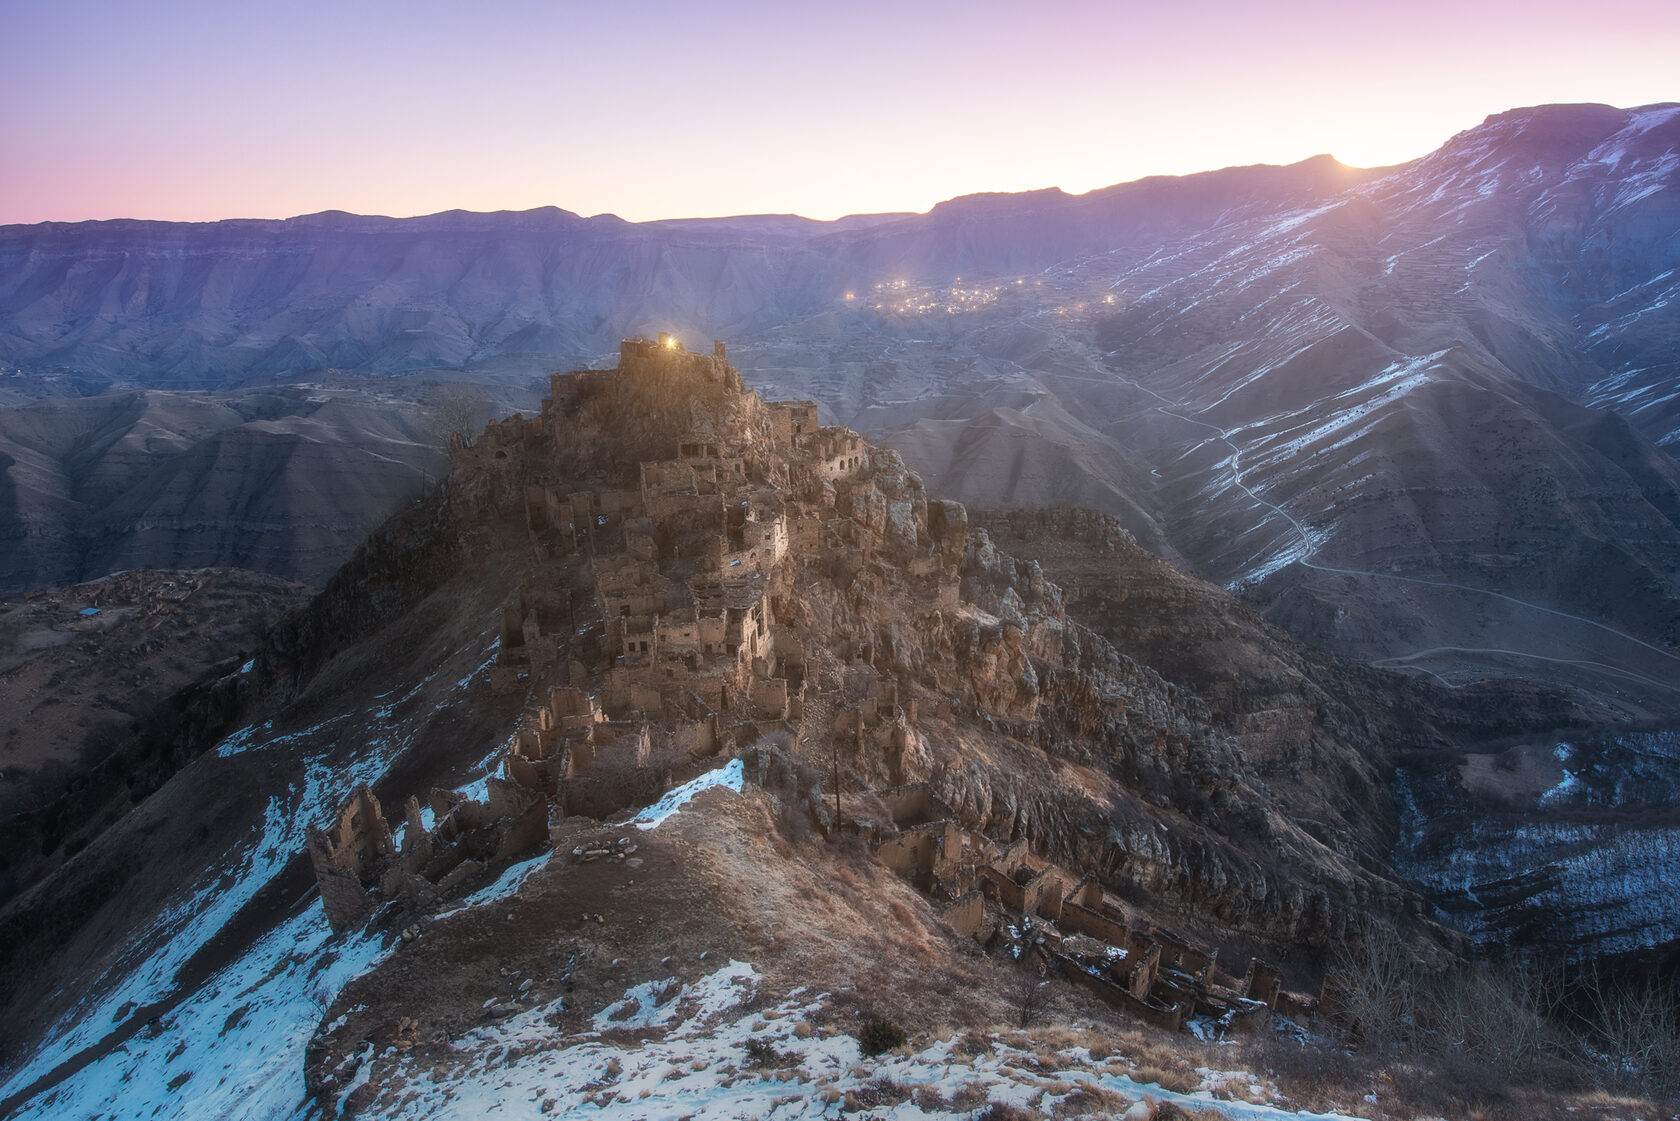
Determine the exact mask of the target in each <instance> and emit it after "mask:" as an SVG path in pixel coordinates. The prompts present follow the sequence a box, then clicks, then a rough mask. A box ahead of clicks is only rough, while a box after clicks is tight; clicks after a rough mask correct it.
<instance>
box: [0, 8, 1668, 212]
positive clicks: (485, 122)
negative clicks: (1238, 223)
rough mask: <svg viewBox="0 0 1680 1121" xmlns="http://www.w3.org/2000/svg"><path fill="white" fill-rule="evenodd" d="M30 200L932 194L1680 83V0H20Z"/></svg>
mask: <svg viewBox="0 0 1680 1121" xmlns="http://www.w3.org/2000/svg"><path fill="white" fill-rule="evenodd" d="M0 5H3V8H0V10H3V11H4V12H5V14H6V17H7V29H8V38H9V45H10V46H11V48H12V49H11V50H10V51H9V52H8V54H9V56H10V57H8V58H7V59H6V63H7V65H6V66H5V67H3V68H0V95H3V96H4V98H5V100H6V103H7V104H8V105H10V106H12V107H14V112H12V113H9V114H7V115H6V116H5V119H4V120H0V150H3V151H4V152H5V153H6V155H7V162H8V172H7V175H6V176H5V178H4V180H3V181H0V222H4V223H8V224H10V223H33V222H41V221H79V220H89V219H112V218H139V219H161V220H174V221H213V220H219V219H225V218H277V219H278V218H286V217H294V216H298V215H304V214H311V213H318V212H321V211H324V210H343V211H347V212H351V213H359V214H373V215H387V216H390V217H410V216H415V215H424V214H435V213H440V212H443V211H448V210H456V209H460V210H471V211H481V212H482V211H498V210H513V211H521V210H530V209H535V208H539V207H543V206H559V207H562V208H564V209H566V210H570V211H573V212H575V213H579V214H584V215H595V214H608V213H610V214H615V215H617V216H619V217H622V218H624V219H625V220H627V221H634V222H643V221H659V220H669V219H680V218H703V217H729V216H738V215H749V214H764V213H773V214H785V213H792V214H799V215H802V216H806V217H810V218H813V219H815V220H819V221H826V220H832V219H835V218H838V217H842V216H844V215H847V214H868V213H881V212H897V211H907V212H920V211H925V210H927V209H929V208H930V207H932V206H933V205H934V204H935V203H937V202H939V201H941V200H944V199H948V198H952V197H956V196H959V195H963V194H972V193H976V192H1018V191H1023V190H1032V189H1041V188H1044V187H1047V186H1051V185H1054V186H1059V187H1060V188H1061V189H1063V190H1065V191H1067V192H1069V193H1071V194H1081V193H1084V192H1087V191H1090V190H1092V189H1095V188H1098V187H1102V186H1108V185H1111V184H1115V183H1122V182H1128V181H1132V180H1136V179H1139V178H1144V177H1146V176H1150V175H1183V174H1192V173H1195V172H1199V171H1208V170H1214V169H1217V168H1221V167H1229V166H1241V165H1247V164H1256V163H1270V164H1291V163H1296V162H1299V161H1300V160H1302V159H1306V158H1310V157H1312V156H1315V155H1319V154H1330V155H1333V156H1335V157H1336V158H1337V159H1338V160H1341V161H1342V162H1344V163H1346V164H1348V165H1350V166H1355V167H1373V166H1385V165H1389V164H1395V163H1401V162H1404V161H1406V160H1410V159H1414V158H1416V157H1418V156H1421V155H1423V154H1425V153H1427V152H1429V151H1431V150H1432V149H1434V148H1435V147H1437V146H1438V145H1439V144H1441V143H1442V142H1443V141H1445V140H1446V139H1447V138H1448V137H1450V136H1452V135H1453V134H1455V133H1457V132H1460V131H1463V130H1464V129H1467V128H1471V127H1474V126H1475V125H1476V124H1477V123H1479V122H1480V121H1482V120H1483V119H1484V118H1486V117H1487V116H1489V115H1490V114H1494V113H1500V112H1505V111H1507V110H1510V109H1514V108H1520V107H1524V106H1529V105H1538V104H1548V103H1558V102H1583V101H1594V102H1604V103H1609V104H1615V105H1619V106H1624V107H1632V106H1637V105H1645V104H1651V103H1656V102H1662V101H1667V100H1673V99H1675V98H1676V97H1680V91H1677V90H1675V89H1673V88H1672V87H1673V82H1672V80H1671V79H1670V78H1669V77H1668V75H1669V74H1670V73H1671V71H1672V59H1673V58H1674V57H1676V55H1677V54H1680V12H1677V11H1675V10H1674V9H1673V8H1672V6H1669V5H1663V4H1658V3H1654V2H1648V0H1620V2H1612V3H1610V4H1607V5H1599V6H1598V7H1596V8H1595V9H1594V10H1593V13H1592V16H1591V19H1590V20H1584V19H1583V18H1582V16H1581V14H1580V12H1579V10H1578V8H1577V7H1576V6H1574V5H1568V4H1563V3H1557V2H1553V3H1542V4H1528V5H1524V6H1522V7H1521V8H1518V7H1515V6H1513V5H1509V4H1503V3H1485V2H1484V3H1457V4H1448V3H1444V2H1438V3H1426V4H1422V5H1417V6H1413V7H1412V8H1409V9H1408V10H1407V12H1406V13H1405V17H1404V19H1403V21H1397V20H1396V17H1395V16H1394V15H1393V14H1392V13H1388V12H1379V11H1369V12H1368V11H1361V10H1350V9H1346V8H1345V7H1342V6H1340V5H1333V4H1330V3H1327V2H1324V0H1293V2H1292V3H1290V4H1289V5H1287V6H1282V7H1274V8H1267V9H1258V8H1254V7H1253V6H1248V5H1240V4H1234V3H1227V2H1225V0H1203V2H1201V3H1197V4H1194V5H1189V6H1184V7H1180V8H1177V9H1174V10H1173V11H1170V12H1168V11H1164V10H1159V9H1154V8H1150V9H1139V10H1135V11H1127V10H1125V9H1119V8H1115V7H1113V6H1110V5H1100V4H1095V3H1083V2H1082V3H1073V4H1068V5H1059V6H1056V7H1054V8H1051V9H1046V10H1042V11H1035V12H1034V13H1032V15H1031V18H1023V17H1022V15H1021V14H1020V12H1019V10H1018V9H1013V8H1009V7H1006V6H1004V5H1001V4H986V3H979V4H964V5H960V6H959V5H954V4H944V3H937V4H929V5H920V6H917V7H916V8H914V9H913V10H901V9H898V8H894V7H892V6H890V5H886V4H878V3H863V4H859V5H854V6H851V7H848V8H846V9H844V10H829V9H822V10H802V11H789V10H787V9H785V8H782V7H779V6H775V5H769V4H763V3H758V2H756V0H735V2H732V3H728V4H725V5H721V6H717V7H713V8H710V9H707V10H704V11H702V10H698V9H693V8H690V7H685V6H682V5H676V4H671V3H668V2H649V3H642V4H632V5H621V6H616V7H614V8H613V9H612V10H610V11H602V10H597V9H596V8H595V7H592V6H586V5H576V4H544V3H537V2H535V0H506V2H503V3H500V4H495V5H490V6H486V7H481V8H476V9H474V10H472V11H470V12H469V11H468V10H466V9H462V8H459V7H456V6H453V5H449V4H445V3H414V4H401V5H399V4H395V3H392V2H389V0H379V2H374V3H368V4H363V5H357V6H354V7H350V8H344V7H340V6H336V5H331V4H327V3H322V2H313V0H312V2H308V3H302V4H288V5H284V6H280V5H255V6H241V7H238V8H228V7H226V6H220V5H212V4H207V3H199V2H189V0H176V2H174V3H164V4H160V5H151V6H146V7H135V6H130V5H123V4H119V3H115V2H113V0H71V2H68V3H64V4H59V5H53V6H50V7H48V6H41V5H31V4H25V3H21V2H19V0H0Z"/></svg>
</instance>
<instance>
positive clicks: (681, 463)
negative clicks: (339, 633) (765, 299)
mask: <svg viewBox="0 0 1680 1121" xmlns="http://www.w3.org/2000/svg"><path fill="white" fill-rule="evenodd" d="M550 391H551V392H550V396H549V397H548V398H547V399H545V400H544V402H543V409H542V413H541V415H540V416H537V417H530V418H526V417H521V416H518V415H515V416H513V417H510V418H508V419H506V420H503V421H500V422H494V423H491V424H490V425H488V426H487V427H486V429H485V431H484V434H483V435H482V436H481V437H480V438H479V439H477V440H476V441H473V442H471V443H470V444H469V443H468V442H467V441H465V440H462V439H459V438H457V439H455V440H454V441H452V444H451V468H452V470H451V478H450V485H451V487H452V488H455V489H456V490H457V491H458V492H460V493H462V494H463V495H467V496H469V501H470V502H471V503H472V504H474V505H479V506H481V507H482V508H485V509H488V510H496V511H509V510H512V511H514V512H515V516H516V517H518V518H519V520H521V521H522V522H523V523H524V527H525V530H526V533H527V539H528V543H529V548H530V552H531V556H532V558H533V563H534V564H535V565H537V566H539V567H541V566H547V568H548V570H549V571H551V572H552V573H553V578H552V580H548V581H545V580H536V581H528V582H527V584H526V586H525V587H524V589H523V591H522V593H521V595H520V597H519V599H518V601H517V602H515V603H511V604H509V606H508V607H507V608H506V609H505V610H504V611H503V612H502V614H501V616H500V618H499V619H497V620H496V623H495V625H496V635H497V652H496V658H495V661H494V663H493V664H492V666H491V668H490V686H491V690H492V692H493V693H495V694H500V695H524V696H527V697H536V698H540V701H539V702H538V703H536V704H534V705H532V706H531V707H530V708H528V709H527V710H526V712H525V714H524V716H523V717H522V718H521V720H520V722H519V725H518V728H517V730H516V732H515V734H514V735H513V737H512V738H511V741H510V744H509V746H508V749H507V750H506V752H505V754H504V756H503V758H502V760H501V763H500V771H501V773H500V775H499V776H497V777H496V778H493V779H492V780H491V797H490V799H489V801H488V802H485V803H474V802H466V803H459V804H451V805H448V806H444V805H443V804H442V803H441V802H440V801H439V800H440V799H441V798H444V797H445V796H444V795H442V794H440V793H439V792H436V791H434V792H433V794H432V796H431V797H432V800H433V802H434V805H435V808H436V823H435V824H434V825H433V826H432V827H431V828H430V829H427V828H425V827H424V826H423V824H422V823H421V821H420V818H419V816H418V812H417V803H415V802H413V801H412V800H411V803H410V811H411V812H410V813H409V814H408V815H407V820H406V824H405V828H404V832H403V838H404V840H403V849H402V852H401V853H400V854H397V853H395V852H394V850H393V849H392V844H391V840H390V831H389V828H388V827H387V826H386V824H385V821H384V818H383V816H382V815H381V814H380V812H379V805H378V800H377V799H376V798H374V797H373V795H372V793H371V792H369V791H366V790H365V789H364V790H359V791H357V792H356V793H355V794H354V795H352V796H351V798H350V799H349V801H348V802H347V803H346V805H345V807H344V809H343V811H342V812H341V813H340V814H339V817H338V820H337V821H336V822H335V824H334V825H333V826H332V827H331V828H330V829H328V830H325V831H316V832H315V833H312V834H311V839H310V846H309V851H310V856H311V859H312V862H313V863H314V866H315V869H316V873H317V878H318V879H319V881H320V883H321V885H322V894H323V897H324V898H328V899H330V900H331V902H330V903H329V905H328V914H329V916H331V917H332V918H333V922H334V925H335V926H337V927H340V928H343V927H345V926H350V925H355V924H358V923H360V922H364V921H366V918H367V916H368V914H369V913H370V912H371V909H372V907H373V906H374V905H376V903H377V902H379V901H381V900H394V899H399V898H400V899H406V900H425V899H427V898H428V897H429V896H430V895H432V894H435V893H437V892H443V891H447V890H450V889H451V888H452V887H453V886H455V884H456V883H458V882H459V880H460V879H461V878H464V877H465V876H467V875H469V874H471V873H472V872H473V871H474V870H475V869H478V868H481V867H483V866H485V865H486V863H487V862H492V861H494V860H496V859H501V858H505V856H506V855H508V854H509V853H510V852H512V851H514V848H513V847H512V846H515V845H523V846H525V847H530V846H532V845H534V844H536V843H538V841H539V840H540V839H541V838H540V836H539V834H541V833H542V830H540V829H537V828H536V827H535V826H534V825H533V824H532V823H533V822H534V821H535V820H536V817H537V816H538V814H539V811H540V813H541V815H543V820H544V822H545V825H544V829H546V828H547V826H546V822H547V821H550V820H552V821H555V822H556V823H557V822H559V821H561V820H563V819H565V818H568V817H575V816H580V815H581V816H588V817H593V818H604V817H607V816H609V815H611V814H612V813H614V812H615V811H618V810H621V809H625V808H629V807H631V806H634V805H638V804H645V803H646V802H647V801H651V800H653V798H656V797H657V796H658V795H659V794H660V793H662V792H663V791H664V790H665V789H667V788H668V787H669V786H670V785H671V782H672V776H673V774H674V773H675V772H678V771H684V770H692V769H694V768H696V767H698V766H703V765H706V764H707V761H708V760H711V759H713V758H714V757H717V756H719V755H721V754H735V753H738V752H740V751H741V750H743V749H745V748H747V747H750V746H752V745H754V744H756V743H761V742H771V743H776V742H780V743H792V742H793V741H794V740H795V739H796V737H798V736H799V735H800V733H801V729H802V726H803V724H804V722H805V718H806V709H807V705H808V703H809V702H810V701H811V700H812V699H813V696H814V694H813V685H812V682H811V681H810V679H809V677H808V675H807V651H806V650H805V648H804V647H803V645H802V643H801V641H800V639H799V637H798V635H797V633H796V631H795V628H794V627H792V626H790V625H788V620H789V619H791V618H793V617H795V616H797V614H798V611H799V608H798V606H797V596H796V595H795V591H794V583H795V579H796V578H797V575H798V573H799V572H800V571H802V570H804V569H805V568H807V567H816V568H818V569H823V568H832V567H836V566H842V565H845V564H847V563H855V560H856V557H857V556H858V555H859V554H860V553H862V554H865V555H873V554H875V553H878V552H879V553H889V554H891V555H893V556H894V557H895V558H900V559H903V560H904V561H906V562H907V563H911V564H913V565H914V566H915V567H916V570H917V571H918V573H919V574H920V575H922V576H924V577H927V578H930V579H934V580H936V581H937V582H938V585H939V587H938V591H937V593H936V595H935V596H934V598H935V599H936V600H937V601H938V602H942V603H946V604H955V603H956V600H957V588H958V583H959V577H958V574H957V562H958V561H959V560H960V559H961V557H962V553H963V542H964V537H965V534H966V528H967V522H966V517H963V516H961V514H960V510H961V508H960V507H956V508H955V509H956V511H957V512H956V513H951V512H941V511H939V510H938V507H939V505H940V504H934V507H935V512H936V513H935V516H934V517H933V518H932V519H931V520H930V518H929V505H928V503H927V501H926V499H925V498H924V497H923V496H922V494H921V491H920V484H919V483H917V482H915V481H914V477H913V476H911V475H909V473H908V471H907V470H906V469H905V468H904V466H903V464H902V461H900V460H899V459H898V457H897V456H896V455H895V454H894V453H891V452H883V451H880V450H878V449H874V448H871V447H870V446H869V445H868V444H867V443H866V442H865V441H864V439H863V437H861V436H860V435H859V434H858V433H856V432H854V431H852V430H851V429H847V428H839V427H833V426H825V425H821V424H820V423H819V422H818V417H817V406H816V405H815V403H813V402H811V401H769V402H767V401H764V400H763V399H762V398H760V397H759V396H758V394H756V393H753V392H751V391H749V390H747V389H746V388H745V386H744V385H743V384H742V382H741V379H740V375H739V374H738V373H737V372H736V371H735V369H734V368H733V367H731V366H730V365H729V364H728V362H727V360H726V356H725V351H724V347H723V344H722V343H717V344H715V345H714V347H713V350H712V352H711V353H709V354H706V353H693V352H690V351H688V350H687V349H686V348H684V347H683V346H682V344H681V343H679V342H677V341H676V340H674V339H672V338H671V337H670V336H668V335H661V336H659V338H658V339H657V340H649V339H629V340H626V341H625V342H624V343H623V344H622V346H621V348H620V355H619V364H618V367H617V368H616V369H613V370H581V371H573V372H570V373H566V374H555V375H553V376H552V378H551V379H550ZM626 448H635V449H636V450H638V451H641V452H644V453H645V458H640V459H637V460H634V461H628V460H625V459H623V458H622V456H623V452H624V451H625V449H626ZM949 505H952V506H954V505H955V504H949ZM919 526H921V527H928V528H923V529H919V528H918V527H919ZM839 657H840V660H841V665H842V668H843V676H844V682H845V684H844V689H843V691H842V695H841V696H839V697H836V698H833V699H834V700H837V701H840V702H844V703H841V704H837V705H834V706H832V707H833V708H835V709H837V711H834V712H832V713H829V712H827V711H826V710H825V715H824V728H823V729H822V731H823V733H824V734H825V735H828V734H832V735H835V736H837V737H840V738H842V739H844V741H845V742H847V743H848V744H850V745H851V746H852V747H853V749H854V750H856V751H863V750H870V751H881V752H884V753H886V754H887V755H890V756H893V757H894V758H897V757H899V756H901V755H902V754H903V752H904V751H905V750H906V749H907V747H908V745H909V744H910V743H911V742H912V739H913V733H912V731H911V728H912V726H913V725H914V723H915V720H916V712H917V705H916V701H915V700H914V699H913V698H911V697H910V695H909V688H910V687H909V683H908V682H901V681H899V680H896V679H894V678H892V677H889V676H884V675H883V674H881V673H880V672H878V671H877V670H876V669H875V667H874V665H873V664H872V663H873V662H874V659H875V644H874V641H873V639H872V637H871V636H869V635H867V634H859V635H857V636H855V637H842V639H841V641H840V651H839ZM492 834H493V835H494V840H493V841H486V840H485V838H486V837H488V836H490V835H492Z"/></svg>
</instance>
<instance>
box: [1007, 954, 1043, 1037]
mask: <svg viewBox="0 0 1680 1121" xmlns="http://www.w3.org/2000/svg"><path fill="white" fill-rule="evenodd" d="M1030 957H1031V954H1030V952H1028V953H1023V954H1022V955H1021V960H1020V961H1019V962H1018V963H1017V964H1016V966H1015V985H1014V997H1015V1026H1016V1027H1020V1028H1030V1027H1032V1026H1033V1025H1034V1024H1036V1023H1038V1021H1039V1020H1041V1019H1042V1018H1043V1017H1044V1010H1045V1009H1046V1008H1047V1007H1048V1006H1049V1004H1050V982H1049V981H1047V980H1045V979H1044V978H1043V977H1041V976H1040V975H1039V972H1038V970H1037V969H1036V968H1035V967H1034V966H1033V964H1032V962H1031V961H1030V960H1029V958H1030Z"/></svg>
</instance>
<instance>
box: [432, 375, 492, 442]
mask: <svg viewBox="0 0 1680 1121" xmlns="http://www.w3.org/2000/svg"><path fill="white" fill-rule="evenodd" d="M424 403H425V405H426V408H427V409H428V410H429V411H430V413H431V416H432V431H433V432H435V433H436V434H437V440H438V442H439V443H441V444H442V445H443V446H444V447H445V448H448V447H449V444H450V441H451V440H452V439H453V438H455V437H456V436H459V437H460V438H461V443H462V444H463V445H465V446H466V447H469V448H470V447H472V446H473V444H474V443H476V442H477V440H478V436H479V433H481V432H482V431H484V425H485V422H487V421H488V420H489V419H490V404H489V402H487V401H486V400H485V399H484V394H483V393H482V392H480V391H479V389H478V388H477V387H476V386H472V385H465V384H462V383H460V382H456V383H453V384H450V385H446V386H444V387H443V388H442V389H440V390H439V391H438V392H436V393H434V394H431V395H429V396H428V397H427V398H426V400H425V402H424Z"/></svg>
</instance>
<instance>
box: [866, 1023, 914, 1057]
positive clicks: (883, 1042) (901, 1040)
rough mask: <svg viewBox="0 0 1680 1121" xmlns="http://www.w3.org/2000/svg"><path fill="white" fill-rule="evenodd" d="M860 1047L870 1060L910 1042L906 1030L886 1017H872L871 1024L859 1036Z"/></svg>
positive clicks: (867, 1024)
mask: <svg viewBox="0 0 1680 1121" xmlns="http://www.w3.org/2000/svg"><path fill="white" fill-rule="evenodd" d="M857 1041H858V1046H859V1047H860V1048H862V1049H863V1053H864V1055H865V1056H867V1057H868V1058H871V1059H873V1058H874V1057H875V1056H876V1055H880V1054H884V1053H885V1052H887V1051H891V1050H892V1049H893V1048H895V1047H902V1046H904V1045H905V1044H906V1043H908V1042H909V1041H910V1037H909V1036H908V1035H906V1034H904V1029H903V1028H901V1027H899V1026H898V1025H897V1024H895V1023H894V1022H893V1021H891V1020H889V1019H887V1017H885V1016H871V1017H870V1018H869V1022H868V1023H866V1024H864V1025H863V1029H862V1030H861V1031H859V1032H858V1034H857Z"/></svg>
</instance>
